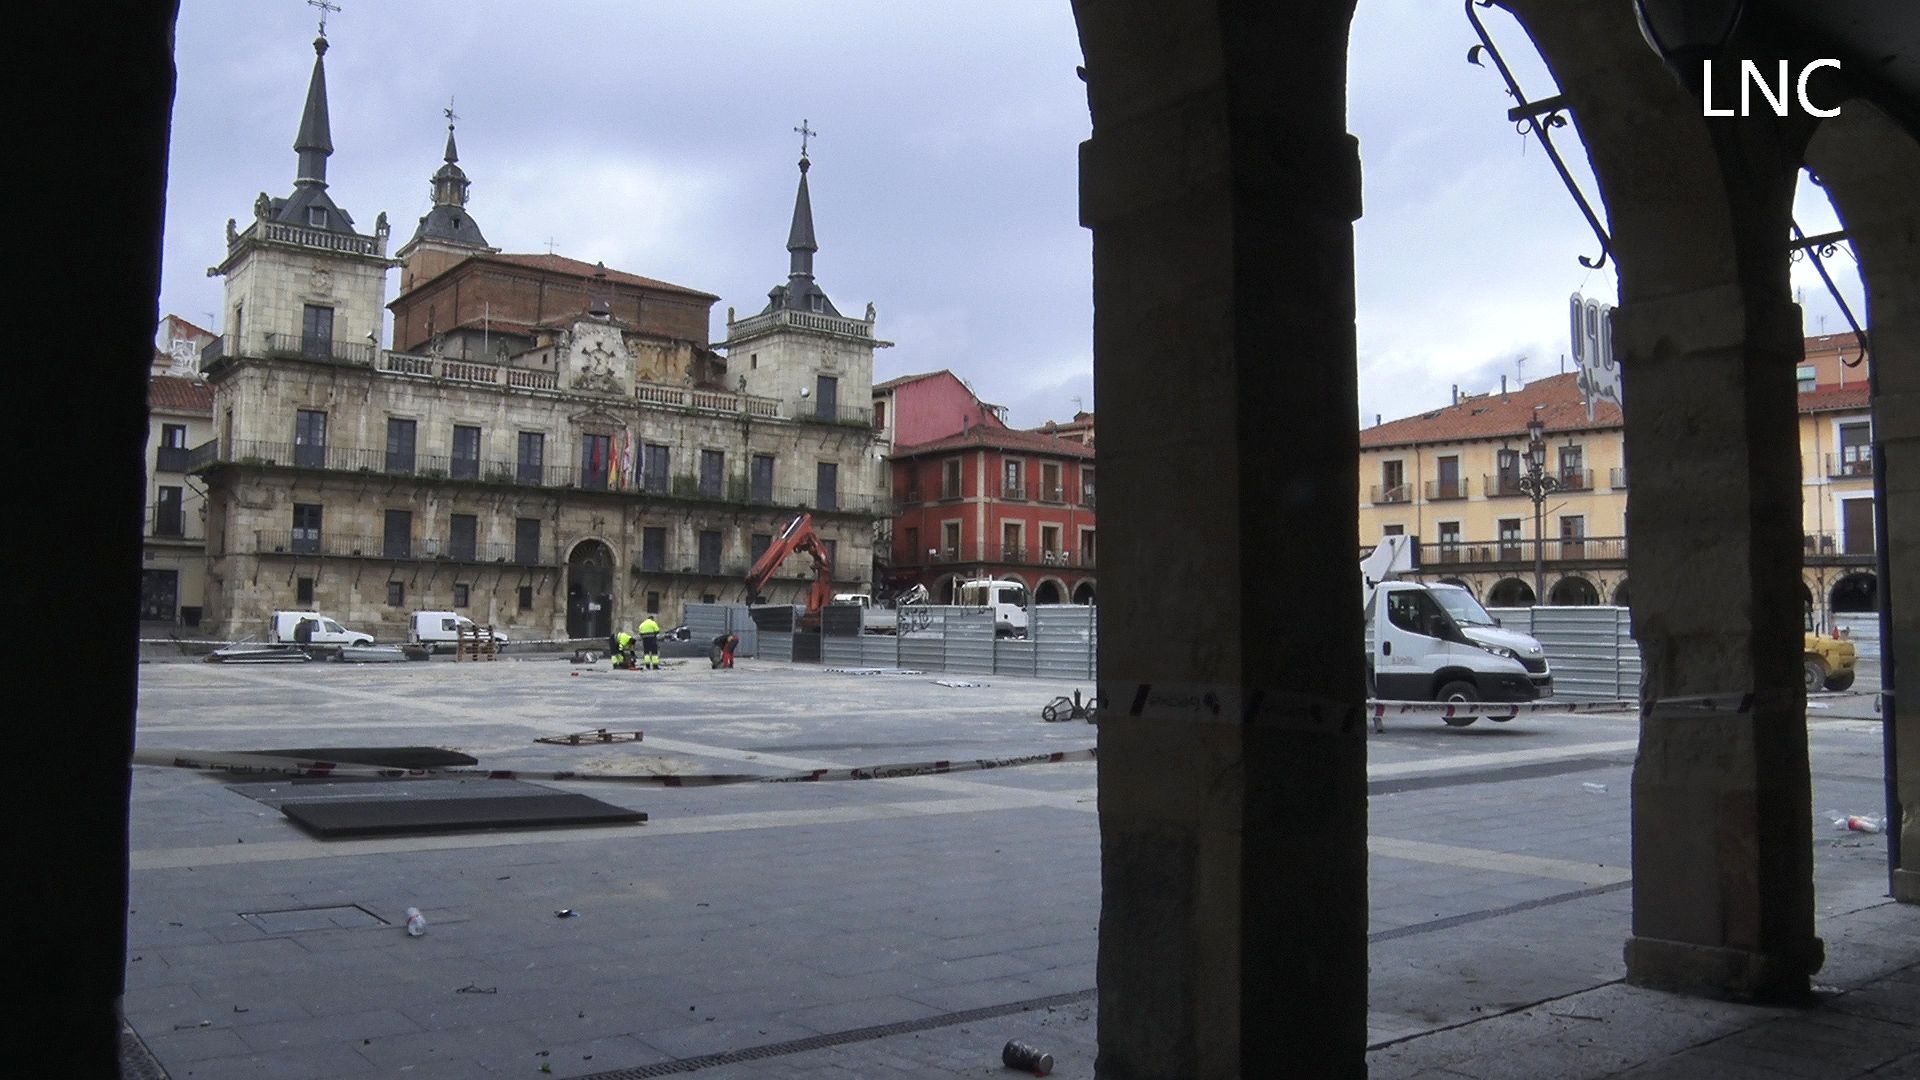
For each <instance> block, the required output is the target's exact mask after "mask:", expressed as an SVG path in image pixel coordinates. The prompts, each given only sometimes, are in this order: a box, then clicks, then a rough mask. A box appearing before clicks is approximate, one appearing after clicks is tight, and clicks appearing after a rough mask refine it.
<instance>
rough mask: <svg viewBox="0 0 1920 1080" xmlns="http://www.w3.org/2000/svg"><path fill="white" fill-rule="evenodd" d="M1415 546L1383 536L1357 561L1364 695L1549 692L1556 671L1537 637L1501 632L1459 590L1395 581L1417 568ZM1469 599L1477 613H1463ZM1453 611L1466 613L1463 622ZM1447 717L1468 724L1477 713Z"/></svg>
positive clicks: (1439, 697)
mask: <svg viewBox="0 0 1920 1080" xmlns="http://www.w3.org/2000/svg"><path fill="white" fill-rule="evenodd" d="M1417 550H1418V549H1417V548H1416V547H1414V541H1413V539H1412V538H1411V537H1406V536H1385V537H1381V539H1380V544H1379V546H1378V547H1376V548H1375V549H1374V551H1373V554H1371V555H1369V556H1368V557H1367V558H1366V559H1363V560H1362V561H1361V563H1360V576H1361V603H1362V605H1363V609H1364V611H1365V612H1366V643H1367V695H1368V696H1369V697H1372V698H1377V699H1380V700H1383V701H1450V702H1460V703H1466V702H1474V701H1490V702H1515V701H1533V700H1535V699H1538V698H1542V697H1546V696H1548V695H1549V694H1551V693H1552V692H1553V677H1552V674H1551V673H1550V672H1549V671H1548V670H1547V662H1546V655H1545V650H1543V649H1542V648H1541V647H1540V643H1539V642H1538V641H1535V640H1533V639H1532V638H1530V637H1527V636H1526V635H1524V634H1517V633H1514V632H1512V631H1509V630H1502V629H1501V628H1500V627H1499V625H1498V624H1497V623H1496V622H1495V621H1494V620H1493V618H1492V617H1491V616H1488V615H1487V614H1486V610H1485V609H1484V608H1481V607H1480V606H1479V605H1478V604H1476V603H1474V602H1473V597H1472V596H1470V595H1468V594H1467V592H1466V590H1464V589H1459V588H1458V587H1456V586H1445V585H1423V584H1420V583H1418V582H1412V581H1399V580H1397V576H1398V575H1399V574H1401V573H1405V572H1408V571H1411V570H1415V569H1417V568H1418V567H1417V564H1416V561H1415V560H1416V558H1417V556H1416V554H1415V552H1417ZM1461 601H1465V604H1462V603H1461ZM1469 604H1470V605H1472V609H1473V610H1474V611H1477V612H1478V615H1477V616H1475V615H1473V614H1471V612H1468V609H1467V607H1466V605H1469ZM1455 609H1459V610H1461V611H1462V612H1467V614H1466V615H1465V616H1464V617H1465V618H1466V619H1467V620H1468V621H1467V623H1466V624H1463V622H1462V617H1456V616H1455V614H1454V613H1453V612H1454V610H1455ZM1469 627H1471V632H1469ZM1445 719H1446V722H1447V723H1448V724H1450V725H1452V726H1454V727H1465V726H1467V725H1468V724H1471V723H1473V722H1474V721H1475V720H1478V719H1479V717H1478V716H1453V717H1446V718H1445ZM1495 719H1502V718H1500V717H1495Z"/></svg>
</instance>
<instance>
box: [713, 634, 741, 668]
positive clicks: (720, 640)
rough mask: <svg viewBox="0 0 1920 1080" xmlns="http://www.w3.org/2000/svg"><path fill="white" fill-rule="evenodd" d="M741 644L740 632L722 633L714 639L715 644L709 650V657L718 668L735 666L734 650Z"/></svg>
mask: <svg viewBox="0 0 1920 1080" xmlns="http://www.w3.org/2000/svg"><path fill="white" fill-rule="evenodd" d="M739 644H740V635H739V634H721V635H720V636H719V637H717V638H714V639H713V645H712V646H711V647H710V648H709V649H708V650H707V659H708V660H710V661H712V662H713V666H714V668H715V669H716V670H718V669H720V668H730V667H732V666H733V650H734V647H735V646H736V645H739Z"/></svg>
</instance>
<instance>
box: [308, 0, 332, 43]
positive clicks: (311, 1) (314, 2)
mask: <svg viewBox="0 0 1920 1080" xmlns="http://www.w3.org/2000/svg"><path fill="white" fill-rule="evenodd" d="M307 6H308V7H310V8H319V9H320V36H321V37H326V36H327V13H328V12H330V11H339V10H340V5H339V4H333V3H328V0H307Z"/></svg>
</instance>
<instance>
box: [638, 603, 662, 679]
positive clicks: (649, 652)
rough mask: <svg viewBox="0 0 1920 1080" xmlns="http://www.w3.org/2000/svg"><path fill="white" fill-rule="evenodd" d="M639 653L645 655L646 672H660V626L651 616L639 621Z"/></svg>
mask: <svg viewBox="0 0 1920 1080" xmlns="http://www.w3.org/2000/svg"><path fill="white" fill-rule="evenodd" d="M640 651H641V652H642V653H644V654H645V658H644V660H643V663H644V664H645V665H646V667H647V670H649V671H658V670H660V624H659V623H657V622H654V621H653V616H652V615H648V616H647V617H646V618H644V619H642V620H640Z"/></svg>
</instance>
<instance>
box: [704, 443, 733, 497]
mask: <svg viewBox="0 0 1920 1080" xmlns="http://www.w3.org/2000/svg"><path fill="white" fill-rule="evenodd" d="M726 484H727V455H726V454H724V453H722V452H720V451H718V450H702V451H700V494H702V495H704V496H706V497H707V498H709V499H717V498H719V497H720V496H721V495H722V494H723V493H724V492H725V490H726Z"/></svg>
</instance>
